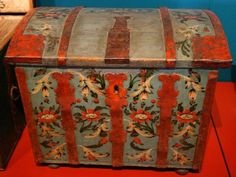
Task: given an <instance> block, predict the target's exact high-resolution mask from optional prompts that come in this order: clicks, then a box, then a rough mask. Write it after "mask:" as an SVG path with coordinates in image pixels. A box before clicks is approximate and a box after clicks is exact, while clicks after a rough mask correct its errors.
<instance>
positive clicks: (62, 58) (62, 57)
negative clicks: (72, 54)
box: [57, 7, 82, 66]
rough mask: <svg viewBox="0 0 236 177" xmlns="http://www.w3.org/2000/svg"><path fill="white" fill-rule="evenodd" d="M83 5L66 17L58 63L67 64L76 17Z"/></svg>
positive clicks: (60, 64)
mask: <svg viewBox="0 0 236 177" xmlns="http://www.w3.org/2000/svg"><path fill="white" fill-rule="evenodd" d="M81 9H82V7H77V8H75V9H73V10H72V11H71V13H70V14H69V16H68V18H67V19H66V22H65V26H64V29H63V32H62V37H61V42H60V46H59V51H58V61H57V63H58V65H59V66H64V65H66V57H67V50H68V47H69V42H70V37H71V32H72V28H73V25H74V23H75V19H76V17H77V16H78V14H79V12H80V11H81Z"/></svg>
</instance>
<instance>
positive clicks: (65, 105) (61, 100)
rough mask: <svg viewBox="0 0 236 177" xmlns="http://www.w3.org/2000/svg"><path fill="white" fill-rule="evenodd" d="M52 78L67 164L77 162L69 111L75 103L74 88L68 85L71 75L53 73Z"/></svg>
mask: <svg viewBox="0 0 236 177" xmlns="http://www.w3.org/2000/svg"><path fill="white" fill-rule="evenodd" d="M52 76H53V78H54V79H55V80H56V81H57V88H56V89H55V93H56V102H57V103H58V104H59V105H60V108H61V117H62V121H61V123H62V127H63V129H64V130H65V139H66V149H67V153H68V158H69V159H68V161H69V164H78V163H79V160H78V152H77V147H76V140H75V126H76V125H75V123H74V120H73V117H72V113H71V105H72V104H73V103H75V97H74V92H75V88H74V87H71V86H70V80H71V79H72V77H73V75H72V74H70V73H62V74H61V73H53V74H52Z"/></svg>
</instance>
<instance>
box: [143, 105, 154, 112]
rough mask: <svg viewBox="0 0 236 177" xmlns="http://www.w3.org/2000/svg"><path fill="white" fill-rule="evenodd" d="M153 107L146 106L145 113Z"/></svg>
mask: <svg viewBox="0 0 236 177" xmlns="http://www.w3.org/2000/svg"><path fill="white" fill-rule="evenodd" d="M153 107H154V105H151V106H146V108H145V111H149V110H151V109H152V108H153Z"/></svg>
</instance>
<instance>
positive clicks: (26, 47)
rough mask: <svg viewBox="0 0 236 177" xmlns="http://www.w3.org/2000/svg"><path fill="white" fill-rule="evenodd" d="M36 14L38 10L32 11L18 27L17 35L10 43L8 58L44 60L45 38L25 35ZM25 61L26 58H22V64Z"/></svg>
mask: <svg viewBox="0 0 236 177" xmlns="http://www.w3.org/2000/svg"><path fill="white" fill-rule="evenodd" d="M35 12H36V9H32V10H30V11H29V12H28V13H27V14H26V16H25V17H24V18H23V20H22V21H21V22H20V23H19V25H18V26H17V28H16V30H15V34H14V36H13V38H12V40H11V42H10V45H9V49H8V52H7V54H6V58H14V57H17V56H30V57H31V58H42V54H43V49H44V42H43V41H44V37H43V36H42V35H28V34H27V35H24V31H25V28H26V27H27V25H28V23H29V21H30V19H31V18H32V16H33V15H34V14H35ZM24 59H25V58H22V61H21V63H23V62H24ZM9 60H10V61H12V62H14V63H16V61H15V60H14V59H9ZM18 61H19V60H18ZM32 61H33V60H32ZM33 62H34V61H33ZM37 62H38V60H37ZM40 63H41V61H40Z"/></svg>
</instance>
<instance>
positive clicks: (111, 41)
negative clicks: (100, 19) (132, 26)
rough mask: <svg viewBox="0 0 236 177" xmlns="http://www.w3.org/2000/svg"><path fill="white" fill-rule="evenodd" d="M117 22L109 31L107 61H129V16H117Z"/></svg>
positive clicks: (125, 62)
mask: <svg viewBox="0 0 236 177" xmlns="http://www.w3.org/2000/svg"><path fill="white" fill-rule="evenodd" d="M115 19H116V22H115V24H114V26H113V28H112V29H111V30H110V31H109V33H108V38H107V48H106V55H105V63H107V64H127V63H129V46H130V32H129V29H128V25H127V20H128V19H129V17H115Z"/></svg>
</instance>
